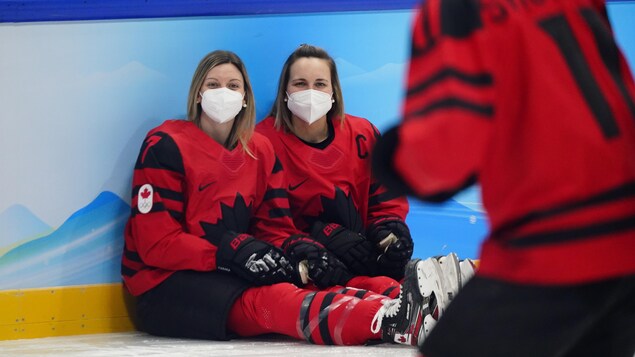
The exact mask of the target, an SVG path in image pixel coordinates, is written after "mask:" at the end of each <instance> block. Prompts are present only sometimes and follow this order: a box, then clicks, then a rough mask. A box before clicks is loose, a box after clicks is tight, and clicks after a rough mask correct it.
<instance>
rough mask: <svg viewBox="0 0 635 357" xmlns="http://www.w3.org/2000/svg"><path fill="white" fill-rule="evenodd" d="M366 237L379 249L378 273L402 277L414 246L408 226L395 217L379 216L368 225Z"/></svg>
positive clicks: (397, 278) (398, 278) (396, 277)
mask: <svg viewBox="0 0 635 357" xmlns="http://www.w3.org/2000/svg"><path fill="white" fill-rule="evenodd" d="M366 237H367V238H368V240H370V241H372V242H373V243H374V244H375V245H376V247H377V249H378V250H379V253H380V255H379V257H378V258H377V263H378V265H379V274H383V275H387V276H390V277H391V278H394V279H396V280H400V279H402V278H403V276H404V268H405V266H406V263H408V261H409V260H410V258H412V250H413V248H414V243H413V242H412V237H411V236H410V230H409V229H408V226H406V224H405V223H404V222H403V221H402V220H401V219H399V218H397V217H385V218H381V219H379V220H378V221H376V222H375V223H373V224H372V225H371V226H370V227H368V233H367V235H366Z"/></svg>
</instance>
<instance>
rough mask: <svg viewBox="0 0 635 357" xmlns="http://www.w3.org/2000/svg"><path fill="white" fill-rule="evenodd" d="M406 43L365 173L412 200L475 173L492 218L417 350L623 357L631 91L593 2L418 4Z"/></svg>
mask: <svg viewBox="0 0 635 357" xmlns="http://www.w3.org/2000/svg"><path fill="white" fill-rule="evenodd" d="M412 41H413V44H412V54H411V61H410V69H409V73H408V88H407V93H408V95H407V98H406V100H405V105H404V118H403V121H402V123H401V124H400V125H399V126H398V127H397V128H395V129H393V130H390V131H388V132H386V134H385V135H384V137H382V139H381V140H380V141H379V142H378V144H377V147H376V152H375V155H374V160H377V161H376V164H377V166H376V167H377V168H378V172H381V173H382V174H384V176H383V177H380V179H382V181H383V182H384V183H385V184H387V185H389V186H390V187H391V188H393V189H397V190H399V189H400V188H401V189H402V190H400V192H408V193H411V194H413V195H416V196H418V197H420V198H422V199H427V200H439V199H444V198H449V197H451V196H452V195H453V194H454V193H456V192H458V191H459V190H461V189H462V188H464V187H466V186H468V185H471V184H472V183H474V182H476V180H478V182H479V183H480V185H481V189H482V190H481V191H482V195H483V205H484V207H485V209H486V210H487V213H488V217H489V218H490V223H491V232H490V234H489V237H488V238H487V239H486V240H485V241H484V242H483V245H482V248H481V257H480V265H479V271H478V273H477V275H476V277H475V278H473V279H472V280H470V282H468V284H467V285H466V286H465V288H464V289H463V290H462V291H461V294H459V295H458V297H457V298H456V299H455V300H454V301H453V302H452V305H450V307H449V309H448V310H447V312H446V314H444V316H443V317H442V318H441V319H440V320H439V323H438V324H437V326H436V327H435V329H434V331H433V332H432V334H431V335H430V338H428V339H426V341H425V343H424V344H423V345H422V347H421V351H422V353H423V354H424V355H425V356H426V357H441V356H444V357H445V356H475V357H477V356H478V357H481V356H482V357H485V356H486V357H497V356H500V357H509V356H515V357H536V356H543V357H555V356H561V357H574V356H575V357H581V356H582V357H585V356H588V357H597V356H603V357H633V355H634V354H635V84H634V83H633V77H632V74H631V72H630V70H629V68H628V66H627V64H626V61H625V60H624V58H623V56H622V54H621V52H620V50H619V48H618V47H617V45H616V43H615V39H614V37H613V34H612V31H611V26H610V23H609V19H608V17H607V13H606V8H605V6H604V1H601V0H549V1H480V2H477V1H471V0H452V1H449V0H447V1H446V0H428V1H426V2H425V3H424V4H423V5H422V7H421V9H420V11H419V13H418V15H417V17H416V22H415V24H414V30H413V35H412ZM413 152H417V153H421V155H413V154H412V153H413ZM389 173H392V174H389Z"/></svg>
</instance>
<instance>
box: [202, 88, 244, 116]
mask: <svg viewBox="0 0 635 357" xmlns="http://www.w3.org/2000/svg"><path fill="white" fill-rule="evenodd" d="M243 97H244V95H243V94H241V93H240V92H237V91H233V90H231V89H228V88H227V87H222V88H214V89H208V90H206V91H205V92H203V93H202V94H201V108H203V111H204V112H205V114H207V116H208V117H210V119H212V120H213V121H215V122H217V123H219V124H222V123H226V122H228V121H230V120H232V119H234V118H235V117H236V115H238V113H239V112H240V110H241V109H242V108H243Z"/></svg>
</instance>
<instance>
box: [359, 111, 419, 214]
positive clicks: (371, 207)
mask: <svg viewBox="0 0 635 357" xmlns="http://www.w3.org/2000/svg"><path fill="white" fill-rule="evenodd" d="M371 127H372V129H373V133H374V135H373V139H372V144H371V145H372V146H374V145H375V142H376V141H377V140H376V139H377V138H378V137H379V135H380V134H379V130H377V128H376V127H375V126H374V125H372V124H371ZM368 196H369V198H368V220H367V221H368V224H367V225H369V226H370V225H372V224H373V223H374V222H375V221H377V220H378V219H379V218H382V217H397V218H399V219H400V220H402V221H405V220H406V215H407V214H408V209H409V206H408V199H407V198H406V196H405V195H402V194H400V193H398V192H395V191H390V190H388V189H387V188H386V187H385V186H384V185H382V184H380V183H379V182H378V181H377V180H376V179H375V175H374V174H371V183H370V187H369V192H368Z"/></svg>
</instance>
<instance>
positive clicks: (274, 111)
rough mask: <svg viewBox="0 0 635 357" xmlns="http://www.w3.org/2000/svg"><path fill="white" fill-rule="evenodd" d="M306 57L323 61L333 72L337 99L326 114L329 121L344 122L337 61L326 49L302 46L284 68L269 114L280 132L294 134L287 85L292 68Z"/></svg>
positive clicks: (332, 79) (334, 95) (334, 91)
mask: <svg viewBox="0 0 635 357" xmlns="http://www.w3.org/2000/svg"><path fill="white" fill-rule="evenodd" d="M304 57H315V58H319V59H323V60H325V61H326V62H327V63H328V66H329V68H330V70H331V86H332V87H333V99H335V102H334V103H333V106H332V107H331V110H329V112H328V113H326V116H327V117H328V118H329V119H332V118H340V119H341V120H342V122H343V121H344V99H343V97H342V86H341V85H340V79H339V76H338V75H337V66H336V65H335V61H334V60H333V58H332V57H331V56H330V55H329V54H328V53H327V52H326V51H325V50H324V49H322V48H320V47H317V46H313V45H307V44H302V45H300V47H298V48H297V49H296V50H295V51H293V53H291V55H289V57H288V58H287V61H286V62H285V63H284V66H283V67H282V72H281V73H280V80H279V81H278V92H277V93H276V100H275V101H274V102H273V106H272V107H271V111H270V112H269V116H273V117H274V118H275V122H274V126H275V127H276V129H278V130H279V129H281V128H282V129H283V130H284V131H290V132H294V131H293V122H292V121H291V118H292V114H291V111H290V110H289V108H288V107H287V103H286V102H285V99H286V98H287V84H288V83H289V78H290V77H291V66H292V65H293V64H294V63H295V62H296V61H297V60H299V59H300V58H304Z"/></svg>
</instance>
